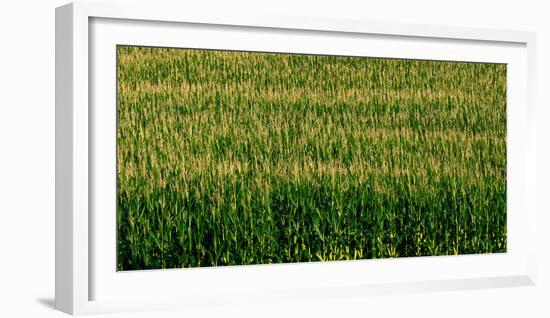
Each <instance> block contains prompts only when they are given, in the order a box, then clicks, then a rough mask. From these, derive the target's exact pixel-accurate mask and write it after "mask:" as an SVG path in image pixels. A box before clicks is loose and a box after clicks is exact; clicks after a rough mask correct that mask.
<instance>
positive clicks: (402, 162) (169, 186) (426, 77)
mask: <svg viewBox="0 0 550 318" xmlns="http://www.w3.org/2000/svg"><path fill="white" fill-rule="evenodd" d="M117 55H118V56H117V58H118V66H117V67H118V70H117V71H118V75H117V76H118V84H117V85H118V88H117V92H118V97H117V99H118V106H117V120H118V124H117V185H118V188H117V189H118V190H117V191H118V193H117V227H118V232H117V237H118V243H117V251H118V252H117V253H118V265H117V266H118V270H137V269H153V268H155V269H156V268H174V267H197V266H219V265H244V264H266V263H287V262H308V261H331V260H353V259H365V258H386V257H407V256H426V255H452V254H471V253H495V252H503V251H506V66H505V65H498V64H476V63H457V62H442V61H417V60H399V59H380V58H361V57H341V56H313V55H297V54H272V53H255V52H229V51H208V50H189V49H164V48H139V47H126V46H120V47H118V49H117Z"/></svg>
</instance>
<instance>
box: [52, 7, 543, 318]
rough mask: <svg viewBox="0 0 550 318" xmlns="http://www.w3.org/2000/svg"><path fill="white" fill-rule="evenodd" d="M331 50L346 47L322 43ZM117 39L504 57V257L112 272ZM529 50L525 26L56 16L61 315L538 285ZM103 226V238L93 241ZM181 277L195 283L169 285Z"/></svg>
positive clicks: (100, 12)
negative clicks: (101, 129)
mask: <svg viewBox="0 0 550 318" xmlns="http://www.w3.org/2000/svg"><path fill="white" fill-rule="evenodd" d="M183 31H185V32H183ZM222 33H223V36H222ZM182 34H185V35H186V37H182V36H181V35H182ZM182 38H183V40H182ZM186 41H187V42H186ZM327 42H328V43H331V42H332V43H338V44H339V45H336V46H330V47H329V48H327V47H326V45H324V44H325V43H327ZM365 43H369V47H368V48H366V47H365ZM403 43H406V44H407V46H406V47H407V48H408V49H407V50H406V52H404V51H403V50H402V49H400V48H403V47H404V46H403ZM117 44H135V45H151V46H169V47H198V48H218V49H241V50H243V49H246V50H252V51H253V50H258V51H281V52H294V51H295V52H299V53H321V54H341V53H345V54H348V55H358V56H378V57H402V58H418V59H441V60H464V61H476V62H502V63H507V64H508V65H509V77H508V92H509V94H508V96H507V98H508V109H507V116H508V137H507V138H508V140H507V143H508V147H509V153H508V158H507V164H508V184H507V187H508V195H509V196H508V211H509V215H508V227H509V245H508V252H507V253H504V254H502V255H500V254H499V255H493V254H489V255H464V256H458V257H418V258H402V259H401V258H400V259H388V260H362V261H352V262H322V263H311V264H310V263H307V264H302V263H300V264H281V265H273V266H272V265H258V266H234V267H225V268H222V267H220V268H201V269H176V270H159V271H138V272H128V273H127V272H122V273H117V272H116V268H114V267H113V264H114V262H115V260H114V259H113V255H114V254H113V251H114V248H115V243H116V241H115V240H116V236H115V235H114V234H116V233H115V232H113V231H112V224H113V223H112V222H114V221H113V220H114V216H113V220H111V221H110V220H109V217H108V215H109V214H105V213H103V214H98V213H92V212H93V211H97V210H98V207H99V208H100V209H101V210H102V211H107V210H109V209H110V207H109V206H110V205H112V204H113V202H114V201H112V200H111V199H110V197H109V193H110V192H111V193H112V191H113V189H116V188H114V186H115V185H114V184H113V182H111V181H112V179H109V178H110V177H109V176H110V175H112V171H113V170H112V169H113V166H112V163H113V160H112V158H113V156H112V155H109V151H110V149H112V143H110V142H114V141H113V138H112V137H113V135H112V134H111V135H110V134H109V131H110V130H109V129H107V130H105V132H106V133H100V132H99V130H98V129H97V127H99V126H101V127H113V121H114V112H113V108H112V105H116V100H115V98H113V96H114V95H113V92H114V90H116V88H115V86H116V85H115V83H116V82H115V78H114V77H113V72H114V71H115V68H113V67H112V66H113V63H114V59H115V51H110V50H111V49H112V48H113V45H115V46H116V45H117ZM321 44H323V45H321ZM534 46H535V35H534V33H530V32H519V31H501V30H478V29H466V28H453V27H439V26H425V25H404V24H399V23H373V22H366V21H341V20H326V19H322V20H317V19H297V18H291V17H284V16H254V17H252V16H247V15H242V16H234V15H232V16H223V15H213V14H209V13H205V12H188V11H186V10H185V8H184V6H183V5H182V6H181V7H157V8H152V7H147V6H144V5H132V6H128V5H126V6H124V5H116V4H114V3H110V4H97V3H93V4H92V3H73V4H68V5H66V6H63V7H59V8H57V9H56V117H55V118H56V137H55V138H56V184H55V187H56V197H55V201H56V223H55V225H56V233H55V235H56V245H55V248H56V256H55V261H56V268H55V275H56V278H55V285H56V287H55V297H56V305H55V306H56V308H57V309H59V310H61V311H64V312H67V313H70V314H86V313H103V312H113V311H129V310H144V309H155V308H167V307H185V306H196V305H197V304H205V305H208V304H224V303H234V302H241V301H244V300H246V301H253V302H254V301H256V302H263V301H268V300H273V299H277V300H281V301H285V300H290V299H293V300H296V299H298V300H300V299H304V300H305V299H311V298H315V299H320V298H335V297H345V296H346V295H348V296H351V295H382V294H395V293H407V292H412V291H446V290H460V289H476V288H494V287H509V286H527V285H532V284H534V283H535V281H536V280H535V277H536V275H535V274H536V273H535V271H534V268H535V257H536V253H535V251H534V248H533V247H534V246H535V244H534V242H535V219H536V215H535V206H534V202H535V200H534V195H535V189H536V188H535V186H536V175H535V170H534V167H535V165H534V160H535V159H534V157H535V156H534V152H535V144H534V135H535V127H534V125H533V122H534V120H533V116H534V91H533V87H534V80H535V77H534V70H535V58H534V52H535V48H534ZM115 93H116V92H115ZM97 103H101V105H102V106H101V107H97V106H94V105H97ZM108 105H111V106H108ZM98 125H99V126H98ZM109 140H111V141H109ZM110 180H111V181H110ZM101 189H103V190H101ZM102 207H105V208H102ZM106 215H107V217H105V216H106ZM96 231H101V232H102V233H107V234H106V235H102V236H101V237H99V236H98V235H94V234H95V233H96ZM366 269H368V270H366ZM178 280H184V281H186V282H187V284H188V285H190V286H191V287H192V288H191V287H190V288H183V290H182V288H175V287H174V286H181V284H180V285H177V282H178ZM138 285H139V286H141V287H142V289H141V291H139V292H138V290H139V289H137V288H136V286H138ZM160 286H162V287H163V288H162V290H165V292H159V287H160ZM143 287H145V288H143ZM143 290H145V292H143Z"/></svg>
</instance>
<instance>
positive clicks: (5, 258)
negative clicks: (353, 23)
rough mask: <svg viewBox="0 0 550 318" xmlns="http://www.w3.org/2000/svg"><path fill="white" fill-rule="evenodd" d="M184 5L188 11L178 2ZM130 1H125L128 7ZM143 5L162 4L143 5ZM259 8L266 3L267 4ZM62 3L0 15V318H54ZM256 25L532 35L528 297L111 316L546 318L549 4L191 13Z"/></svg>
mask: <svg viewBox="0 0 550 318" xmlns="http://www.w3.org/2000/svg"><path fill="white" fill-rule="evenodd" d="M180 1H185V0H180ZM129 2H130V1H129ZM149 2H150V3H151V5H152V6H160V5H162V1H158V0H157V1H149ZM264 2H265V3H264ZM65 3H66V2H65V1H61V0H23V1H11V2H7V1H4V2H3V3H2V4H0V43H1V44H0V45H1V47H0V101H1V102H0V217H1V218H0V317H62V316H64V314H61V313H59V312H56V311H55V310H53V303H54V298H53V297H54V8H55V7H56V6H59V5H62V4H65ZM189 6H190V9H196V8H199V9H200V8H202V9H203V10H204V8H208V9H210V10H216V11H218V10H220V11H222V12H226V13H227V14H231V12H242V11H243V10H244V11H246V12H249V14H254V13H257V12H272V13H278V14H287V15H293V16H304V17H307V16H313V17H320V18H326V17H330V18H338V19H365V20H373V21H387V22H392V21H393V22H404V23H420V24H434V25H452V26H467V27H480V28H497V29H517V30H530V31H536V32H537V41H538V48H537V55H538V56H537V58H538V60H537V63H538V65H537V71H538V74H537V80H538V84H537V87H538V93H537V107H538V109H537V111H538V120H537V125H538V130H539V135H538V136H539V137H538V141H537V142H538V153H537V159H538V166H537V170H538V176H539V177H540V181H539V189H538V197H539V200H538V209H539V216H540V217H539V220H538V227H539V231H538V236H539V246H538V250H539V251H540V254H539V259H540V261H539V264H538V267H539V275H538V278H539V279H538V281H539V284H538V286H537V287H526V288H511V289H499V290H481V291H462V292H447V293H431V294H414V295H402V296H391V297H390V296H380V297H370V298H356V299H347V300H334V301H331V302H326V301H324V302H313V301H312V302H306V303H291V304H279V305H269V306H266V305H263V306H262V305H261V304H256V305H251V306H240V307H223V308H219V307H218V308H213V309H202V308H198V309H193V310H188V311H165V312H162V313H158V312H156V313H152V312H146V313H134V314H119V315H115V316H116V317H159V316H161V317H162V316H166V317H176V316H178V317H180V316H183V315H187V316H189V317H194V316H212V317H215V316H223V317H231V316H244V317H257V316H258V315H260V316H268V317H279V316H305V317H309V316H318V317H319V316H320V317H333V316H356V315H358V316H367V315H376V316H412V317H416V316H422V317H439V316H445V317H464V316H473V317H550V240H549V237H550V235H549V234H547V233H550V232H549V231H547V227H548V226H550V217H549V216H548V212H550V210H549V207H550V205H549V204H548V203H547V202H546V199H547V197H548V194H550V186H549V183H548V182H546V180H549V177H550V173H549V172H550V169H549V168H548V164H547V163H550V151H549V149H550V139H549V138H548V137H550V124H549V122H548V121H549V120H550V109H549V106H550V105H549V100H550V99H549V98H548V95H547V92H548V90H549V88H550V74H549V73H548V72H549V71H550V61H549V60H550V19H549V18H548V15H549V13H550V9H549V8H546V1H535V0H533V1H531V0H522V1H513V2H510V3H508V2H505V1H502V0H500V1H480V0H461V1H453V2H444V1H436V0H415V1H407V0H402V1H396V0H388V1H385V0H378V1H372V2H369V1H364V0H363V1H352V0H337V1H321V0H317V1H314V0H311V1H305V0H302V1H300V0H276V1H275V0H271V1H269V2H266V1H249V2H247V1H244V0H237V1H231V3H228V1H221V0H220V1H215V0H203V1H199V0H196V1H193V2H190V3H189Z"/></svg>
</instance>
